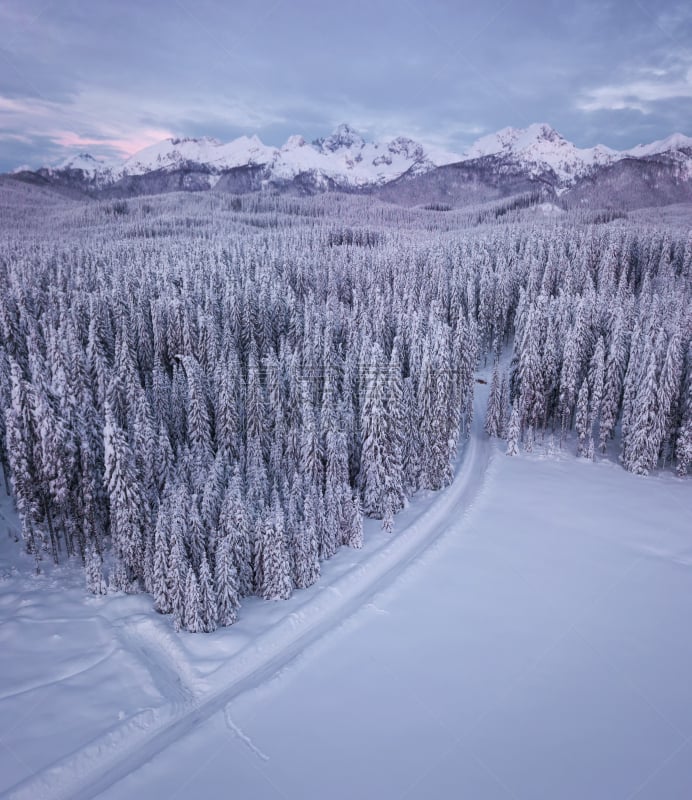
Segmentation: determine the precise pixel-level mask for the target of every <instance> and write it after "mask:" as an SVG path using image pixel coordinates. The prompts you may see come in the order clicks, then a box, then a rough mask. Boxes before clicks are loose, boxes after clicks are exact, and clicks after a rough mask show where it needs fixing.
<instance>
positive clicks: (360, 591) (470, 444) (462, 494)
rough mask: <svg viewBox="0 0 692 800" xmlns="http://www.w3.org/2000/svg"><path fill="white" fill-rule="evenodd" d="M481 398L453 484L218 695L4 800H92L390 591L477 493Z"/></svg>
mask: <svg viewBox="0 0 692 800" xmlns="http://www.w3.org/2000/svg"><path fill="white" fill-rule="evenodd" d="M486 393H487V392H477V393H476V398H475V401H474V421H473V424H472V427H471V435H470V437H469V438H468V439H467V441H466V447H465V452H464V455H463V459H462V462H461V466H460V468H459V469H458V471H457V473H456V475H455V478H454V481H453V482H452V484H451V485H450V486H448V487H447V488H446V489H443V490H441V491H440V492H439V493H437V494H436V496H435V501H434V502H433V503H432V504H431V505H430V506H429V507H428V508H427V509H426V510H424V511H423V512H421V514H420V515H419V516H418V517H416V519H414V520H413V521H412V522H411V524H409V525H408V526H407V527H406V528H405V529H404V530H402V531H401V532H400V533H398V534H397V535H396V536H395V537H394V538H393V539H392V541H391V542H390V543H389V544H387V545H386V546H384V547H382V548H381V549H379V550H377V551H376V552H375V553H373V554H372V555H371V556H369V557H368V558H366V559H365V560H364V561H362V562H359V563H358V565H357V566H355V567H353V568H352V569H351V570H349V572H347V573H346V574H345V575H342V576H341V577H340V578H338V579H336V580H335V581H334V583H333V584H331V586H330V587H329V588H330V589H331V591H328V592H321V593H320V594H318V595H316V597H315V598H314V601H311V602H308V603H306V604H305V605H304V606H302V607H301V609H300V610H299V611H297V612H296V613H295V614H291V615H289V617H288V618H287V619H284V620H281V621H280V622H278V623H277V624H276V625H274V626H272V627H271V628H270V629H269V630H267V631H265V633H263V634H261V635H260V636H259V637H258V638H257V639H256V640H255V641H254V642H253V643H252V644H250V645H248V646H247V647H246V648H244V649H243V650H241V651H240V652H239V653H237V654H236V655H235V656H234V657H233V658H231V659H230V660H229V662H228V663H227V665H226V666H225V667H223V668H222V669H221V670H219V672H218V673H217V676H216V677H217V678H218V679H220V680H221V681H223V684H222V686H221V688H216V689H214V690H211V691H209V692H207V693H206V694H204V695H201V696H197V697H193V698H191V699H190V700H189V701H187V702H185V703H183V704H181V705H178V704H176V705H174V706H172V707H170V706H169V707H162V708H157V709H147V710H146V711H145V712H140V713H139V714H136V715H135V716H134V717H131V718H130V719H128V720H126V721H125V722H123V723H122V724H121V725H119V726H117V727H116V728H114V729H111V730H110V731H108V732H106V733H105V734H103V735H102V736H100V737H98V738H97V739H95V740H94V741H93V742H91V743H90V744H88V745H87V746H86V747H84V748H81V749H80V750H77V751H75V752H74V753H72V754H69V755H67V756H66V757H64V758H61V759H59V760H58V761H56V762H55V763H53V764H52V765H50V766H48V767H46V768H45V769H43V770H41V771H40V772H38V773H36V774H35V775H33V776H31V777H30V778H27V779H25V780H24V781H21V782H20V783H18V784H15V786H13V787H12V788H11V789H10V790H9V791H8V793H7V795H6V796H7V797H8V798H12V800H88V799H89V798H94V797H96V796H98V795H99V794H101V793H102V792H104V791H106V790H107V789H108V788H110V787H111V786H113V785H114V784H116V783H118V782H119V781H120V780H122V779H123V778H125V777H126V776H127V775H129V774H131V773H132V772H134V771H135V770H137V769H138V768H140V767H142V766H143V765H145V764H146V763H147V762H149V761H151V760H152V759H153V758H154V757H155V756H156V755H158V754H159V753H161V752H162V751H163V750H165V749H166V748H167V747H169V746H170V745H172V744H173V743H174V742H176V741H177V740H178V739H180V738H181V737H183V736H185V735H186V734H187V733H189V732H190V731H192V730H194V729H195V728H196V727H198V726H199V725H200V724H201V723H203V722H204V721H205V720H207V719H208V718H209V717H211V716H212V715H213V714H216V713H217V712H219V711H224V710H225V708H226V706H227V705H228V704H229V703H230V702H231V701H232V700H233V699H234V698H236V697H237V696H239V695H241V694H243V693H244V692H246V691H248V690H250V689H253V688H255V687H256V686H258V685H261V684H262V683H264V682H265V681H267V680H269V679H271V678H272V677H273V676H274V675H275V674H276V673H277V672H279V671H280V670H281V669H282V668H283V667H284V666H285V665H286V664H288V663H289V662H291V661H293V660H294V659H295V658H296V657H297V656H299V655H300V654H301V653H302V652H303V651H304V650H306V648H308V647H309V646H310V645H311V644H313V643H315V642H317V641H318V640H319V639H321V638H322V637H324V636H325V635H327V634H328V633H329V631H330V630H332V629H333V628H336V627H337V626H338V625H339V624H341V623H343V622H344V621H345V620H347V619H348V618H350V617H351V616H353V614H355V613H356V612H357V611H358V610H359V609H360V608H362V607H363V606H364V605H366V604H367V603H368V602H370V601H371V599H372V598H373V597H374V596H375V595H376V594H378V593H379V592H381V591H382V589H383V588H385V587H386V586H389V585H391V584H392V583H393V582H394V581H395V580H396V578H397V577H398V576H399V575H401V574H402V573H403V572H404V571H405V570H406V569H407V568H408V567H409V566H410V565H411V564H412V563H413V562H415V561H416V559H417V558H418V557H419V556H420V555H421V554H422V553H423V552H425V550H426V549H427V548H428V547H429V546H430V545H431V544H432V543H433V542H436V541H437V540H438V539H440V538H441V537H442V536H443V535H444V533H445V532H446V530H447V528H448V524H449V523H448V520H449V517H450V516H451V515H454V514H455V513H456V514H458V516H459V517H461V518H464V512H465V511H466V510H467V508H468V507H469V506H470V504H471V502H472V501H473V500H475V498H476V496H477V495H478V493H479V491H480V489H481V488H482V485H483V481H484V478H485V473H486V470H487V467H488V463H489V460H490V456H491V452H492V447H491V443H490V441H489V439H488V437H487V435H486V434H485V432H484V431H483V424H482V420H483V417H484V412H485V395H486ZM464 522H465V520H464ZM463 524H464V523H463V522H462V523H461V525H463ZM459 527H460V526H459V525H458V526H457V531H458V529H459Z"/></svg>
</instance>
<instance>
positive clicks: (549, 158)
mask: <svg viewBox="0 0 692 800" xmlns="http://www.w3.org/2000/svg"><path fill="white" fill-rule="evenodd" d="M15 177H19V178H20V179H30V180H34V179H35V180H41V181H44V182H47V183H49V184H57V185H59V186H61V187H63V188H64V187H68V188H71V189H75V190H78V191H83V192H86V193H88V194H106V195H118V196H128V195H131V194H155V193H159V192H164V191H181V190H182V191H203V190H208V189H212V188H217V189H219V190H224V191H230V192H234V193H242V192H247V191H257V190H261V189H265V188H272V189H277V190H284V191H297V192H300V193H312V192H319V191H324V190H328V189H331V190H341V191H351V192H352V191H370V192H372V191H374V192H378V193H381V194H382V196H383V197H386V198H387V199H390V200H395V201H396V200H397V196H398V195H399V194H401V195H402V196H405V197H406V198H408V202H416V199H417V197H418V194H420V193H422V195H421V197H422V199H423V200H425V199H428V200H430V199H432V200H435V199H442V200H444V199H448V200H451V201H452V202H453V204H455V205H458V204H464V202H465V201H464V197H465V195H464V192H465V191H466V189H468V188H469V187H471V188H472V189H473V191H471V193H470V194H469V195H468V200H469V201H470V200H474V201H484V200H486V199H492V196H494V195H499V196H506V195H508V194H512V193H513V192H517V191H531V190H533V189H534V188H536V187H539V188H540V190H541V191H542V192H546V191H550V192H552V193H554V194H555V195H556V196H562V195H564V194H565V193H568V194H569V193H572V194H574V195H575V196H576V195H579V196H580V197H581V198H582V199H581V202H586V201H587V200H588V197H591V196H592V195H593V194H594V192H595V191H596V184H599V182H602V180H604V181H605V183H606V184H608V185H610V184H612V185H613V186H614V190H616V192H620V195H622V194H623V192H625V190H626V191H628V192H631V193H634V194H635V195H636V193H637V191H638V190H637V186H638V185H639V183H642V182H643V183H644V184H645V185H646V187H647V191H649V190H652V191H653V195H652V197H653V200H652V204H655V205H660V204H664V203H666V202H679V201H680V200H681V199H682V200H685V199H692V137H688V136H684V135H683V134H680V133H676V134H673V135H672V136H669V137H668V138H666V139H663V140H661V141H656V142H653V143H651V144H642V145H638V146H637V147H634V148H632V149H630V150H622V151H617V150H613V149H611V148H609V147H606V146H604V145H601V144H597V145H595V146H594V147H589V148H579V147H577V146H576V145H574V144H573V143H572V142H569V141H568V140H567V139H565V138H564V137H563V136H562V135H561V134H560V133H558V132H557V131H556V130H554V129H553V128H551V127H550V125H547V124H545V123H536V124H534V125H530V126H529V127H527V128H524V129H521V128H503V129H502V130H500V131H498V132H497V133H492V134H488V135H486V136H483V137H481V138H480V139H478V140H477V141H476V142H475V143H474V144H473V145H471V146H470V147H469V148H468V149H467V150H466V151H465V152H464V153H462V154H455V153H450V152H445V151H443V150H439V149H435V148H432V147H429V146H426V145H423V144H421V143H419V142H416V141H414V140H412V139H409V138H406V137H403V136H400V137H397V138H394V139H387V140H381V141H375V142H368V141H366V140H365V139H364V138H363V137H362V136H361V135H360V134H359V133H358V132H357V131H355V130H354V129H353V128H352V127H350V126H349V125H347V124H342V125H339V126H338V127H337V128H336V129H335V130H334V131H333V132H332V133H331V134H330V135H329V136H326V137H324V138H320V139H316V140H315V141H313V142H312V143H309V142H307V141H306V140H305V139H304V138H303V137H302V136H291V137H290V138H289V139H288V140H287V141H286V143H285V144H284V145H282V146H281V147H272V146H269V145H266V144H264V143H263V142H262V141H261V140H260V139H259V138H258V137H257V136H241V137H239V138H237V139H234V140H233V141H231V142H228V143H223V142H220V141H219V140H217V139H213V138H210V137H202V138H183V139H165V140H163V141H162V142H159V143H158V144H154V145H151V146H149V147H146V148H145V149H143V150H140V151H139V152H138V153H135V154H134V155H132V156H131V157H129V158H128V159H127V160H125V161H120V162H115V161H104V160H99V159H96V158H94V157H93V156H91V155H89V154H88V153H82V154H79V155H77V156H73V157H70V158H68V159H67V160H65V161H63V162H62V163H60V164H58V165H56V166H52V167H43V168H41V169H39V170H36V171H29V172H27V171H26V170H24V171H20V172H17V173H15ZM449 180H451V185H450V184H449ZM633 182H634V183H633ZM404 184H406V187H405V189H402V186H404ZM479 187H480V189H479ZM488 187H490V188H489V189H488ZM623 187H625V188H623ZM671 187H672V188H671ZM419 189H420V192H419ZM486 189H488V191H486ZM585 193H586V195H588V197H586V200H585V199H584V197H585ZM438 195H439V196H438ZM599 196H600V192H599ZM618 202H619V201H618ZM624 202H625V205H627V203H628V202H631V201H630V200H629V199H628V198H627V197H625V198H624Z"/></svg>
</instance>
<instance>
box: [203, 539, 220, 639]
mask: <svg viewBox="0 0 692 800" xmlns="http://www.w3.org/2000/svg"><path fill="white" fill-rule="evenodd" d="M199 595H200V611H201V617H202V630H203V631H204V632H205V633H211V631H215V630H216V625H217V622H218V614H219V611H218V607H217V601H216V592H215V589H214V583H213V581H212V577H211V572H210V570H209V562H208V561H207V556H206V554H204V555H203V556H202V562H201V564H200V568H199Z"/></svg>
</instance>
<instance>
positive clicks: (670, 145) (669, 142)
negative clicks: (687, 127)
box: [623, 133, 692, 158]
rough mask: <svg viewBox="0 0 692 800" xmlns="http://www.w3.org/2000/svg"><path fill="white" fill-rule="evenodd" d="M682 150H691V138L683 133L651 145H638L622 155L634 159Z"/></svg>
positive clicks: (674, 134) (672, 135)
mask: <svg viewBox="0 0 692 800" xmlns="http://www.w3.org/2000/svg"><path fill="white" fill-rule="evenodd" d="M682 149H692V137H690V136H685V135H684V134H683V133H673V134H671V135H670V136H668V137H666V138H665V139H659V140H658V141H656V142H652V143H651V144H639V145H637V146H636V147H633V148H632V149H631V150H626V151H625V152H624V153H623V155H628V156H632V157H634V158H643V157H645V156H653V155H658V154H659V153H669V152H676V151H678V150H682Z"/></svg>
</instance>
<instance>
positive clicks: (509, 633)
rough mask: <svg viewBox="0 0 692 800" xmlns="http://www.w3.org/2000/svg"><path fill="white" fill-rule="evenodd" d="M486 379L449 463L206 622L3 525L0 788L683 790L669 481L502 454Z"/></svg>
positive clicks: (691, 547)
mask: <svg viewBox="0 0 692 800" xmlns="http://www.w3.org/2000/svg"><path fill="white" fill-rule="evenodd" d="M483 388H485V387H483ZM483 395H484V392H479V397H478V398H477V400H476V422H475V423H474V428H473V430H472V433H471V438H470V440H469V441H468V443H467V444H466V445H465V446H464V448H463V449H462V452H461V455H460V459H459V461H458V464H457V471H456V476H455V480H454V482H453V484H452V486H450V487H449V488H448V489H446V490H444V491H443V492H440V493H437V494H432V493H428V494H426V495H424V496H421V497H417V498H415V499H414V501H413V502H412V503H411V504H410V506H409V507H408V508H407V509H405V510H404V511H403V512H402V513H401V514H400V515H398V516H397V519H396V527H395V532H394V534H393V536H392V537H387V536H386V535H385V534H384V533H383V532H382V531H381V530H380V529H379V526H378V524H377V523H376V522H374V521H369V522H368V524H367V525H366V547H365V548H364V549H363V550H362V551H360V552H357V551H352V550H348V549H342V550H341V551H340V552H339V553H338V554H337V556H335V557H334V558H333V559H332V560H330V561H329V562H326V563H325V564H323V575H322V578H321V579H320V581H319V583H318V584H316V585H315V586H313V587H311V588H310V589H308V590H306V591H302V592H296V593H295V594H294V596H293V597H292V598H291V600H289V601H286V602H279V603H267V602H262V601H260V600H255V599H252V600H249V601H246V602H245V604H244V605H243V608H242V609H241V619H240V620H239V622H238V623H237V624H236V625H234V626H232V627H231V628H228V629H224V630H219V631H217V632H216V633H214V634H210V635H193V634H184V633H183V634H174V633H173V632H172V628H171V625H170V617H161V616H159V615H157V614H155V613H154V612H153V611H152V610H151V607H150V600H149V599H148V598H145V597H143V596H125V595H112V596H108V597H105V598H96V597H90V596H88V595H86V594H85V592H84V590H83V589H82V576H81V575H80V574H79V571H78V570H77V569H75V568H74V567H73V566H71V565H66V566H64V567H59V568H56V569H47V570H46V571H45V573H44V574H42V575H40V576H38V577H37V578H36V577H33V576H31V575H30V574H29V573H30V572H31V567H32V563H31V561H30V559H29V558H28V557H26V556H21V555H18V545H17V544H16V543H14V542H12V541H10V540H9V538H7V537H5V536H4V535H3V537H2V539H1V540H0V639H1V640H2V647H1V648H0V676H1V677H2V682H1V683H2V691H1V692H0V795H2V796H7V797H9V798H31V800H40V798H70V800H79V798H86V797H102V798H107V799H108V800H120V799H121V798H123V800H124V799H125V798H127V800H130V798H132V797H146V798H151V799H153V798H159V797H161V798H163V797H167V798H170V797H185V796H191V795H193V796H196V797H204V798H216V797H218V798H226V797H228V796H229V792H230V793H231V794H232V795H233V796H234V797H243V798H245V797H247V798H250V797H252V798H267V799H268V800H269V799H271V798H284V799H285V798H289V799H290V800H293V798H295V799H296V800H311V798H324V797H329V798H334V800H339V798H353V797H363V798H389V797H396V798H398V797H402V798H403V797H405V798H416V797H421V798H442V797H460V796H463V797H469V798H474V800H486V798H487V799H488V800H490V799H491V798H535V797H545V798H560V800H570V799H571V798H575V800H576V799H577V798H578V799H579V800H583V798H586V797H588V798H591V799H592V800H600V798H602V799H603V800H620V798H622V800H625V798H634V797H636V798H638V800H646V799H647V798H650V800H654V799H656V800H658V798H666V799H668V798H671V799H672V798H683V797H688V796H689V789H690V787H691V786H692V682H691V681H690V680H689V676H690V674H692V637H691V636H690V635H689V620H690V619H691V618H692V591H690V585H691V584H690V581H691V579H692V538H691V534H690V532H691V531H692V498H691V496H690V484H689V481H688V480H687V481H686V480H683V479H677V478H675V477H673V475H671V474H663V473H662V474H658V475H654V476H651V477H648V478H642V477H637V476H633V475H631V474H629V473H627V472H625V471H624V470H623V469H622V468H621V467H620V466H618V465H617V464H615V463H613V462H612V461H597V462H596V463H591V462H589V461H587V460H583V459H579V460H577V459H575V458H574V456H573V455H572V454H571V453H570V452H569V449H568V450H566V451H557V450H556V449H555V447H554V446H553V445H551V444H550V443H549V442H543V443H537V444H536V446H535V449H534V452H533V453H532V454H530V455H529V454H524V455H521V456H519V457H516V458H507V457H506V456H505V455H504V454H503V448H502V445H501V444H498V443H494V442H490V441H489V440H488V439H487V437H486V436H485V435H484V434H483V433H482V430H481V421H482V410H483V405H484V399H485V398H484V396H483ZM1 511H2V514H3V520H4V521H5V524H6V526H7V527H8V528H9V529H11V528H12V525H13V517H12V513H11V510H10V507H9V502H8V501H5V503H4V505H3V506H2V509H1Z"/></svg>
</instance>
